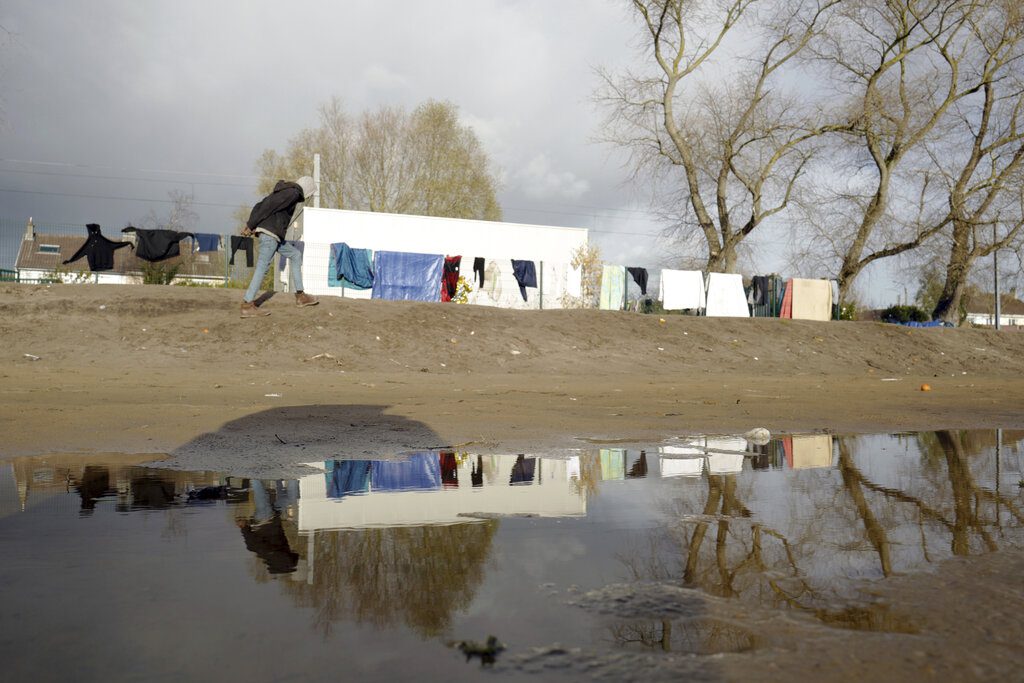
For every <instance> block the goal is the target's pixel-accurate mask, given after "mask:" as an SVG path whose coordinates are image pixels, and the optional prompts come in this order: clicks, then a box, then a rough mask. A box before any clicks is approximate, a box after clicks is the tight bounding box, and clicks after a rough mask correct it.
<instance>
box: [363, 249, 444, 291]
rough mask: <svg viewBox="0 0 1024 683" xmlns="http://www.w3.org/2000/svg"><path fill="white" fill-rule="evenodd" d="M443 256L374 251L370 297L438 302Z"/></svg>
mask: <svg viewBox="0 0 1024 683" xmlns="http://www.w3.org/2000/svg"><path fill="white" fill-rule="evenodd" d="M443 271H444V256H443V255H442V254H413V253H409V252H403V251H377V252H374V254H373V272H374V279H373V294H372V296H373V298H374V299H391V300H397V299H402V300H407V301H440V300H441V275H442V274H443Z"/></svg>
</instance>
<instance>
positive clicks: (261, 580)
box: [0, 432, 1024, 680]
mask: <svg viewBox="0 0 1024 683" xmlns="http://www.w3.org/2000/svg"><path fill="white" fill-rule="evenodd" d="M1022 439H1024V432H1001V433H995V432H936V433H922V434H905V435H876V436H856V437H832V436H829V435H806V436H799V435H796V436H792V437H785V438H781V439H773V440H771V441H770V442H769V443H767V444H765V445H762V446H755V445H752V444H749V443H747V442H746V441H745V440H743V439H735V438H710V437H709V438H699V439H691V440H686V441H683V440H680V441H678V442H673V443H671V444H667V445H666V446H664V447H663V448H661V449H659V451H658V452H643V451H633V450H623V449H597V450H592V451H581V452H580V453H579V455H577V456H575V457H571V458H545V457H540V456H533V455H519V456H515V455H513V456H481V455H474V454H469V453H458V452H451V451H442V452H426V453H418V454H413V455H411V456H409V457H408V458H406V459H405V460H402V461H370V460H327V461H318V462H316V463H310V464H311V465H313V466H316V467H318V468H320V469H322V472H318V473H316V474H311V475H309V476H305V477H302V478H300V479H296V480H287V481H281V480H279V481H257V480H247V479H237V478H231V477H223V476H221V475H219V474H216V473H207V472H177V471H170V470H156V469H149V468H145V467H141V466H139V465H138V464H137V463H138V462H139V461H138V460H136V461H135V462H133V461H132V460H131V458H130V457H128V456H119V457H113V456H112V457H111V458H109V459H106V460H101V459H97V458H93V459H90V460H81V459H79V458H74V457H70V456H65V457H59V456H52V457H48V458H25V459H19V460H15V461H13V462H10V463H0V547H2V548H3V549H4V553H3V557H4V561H3V562H2V563H0V585H2V586H4V591H3V593H4V603H5V608H4V610H3V613H2V616H0V656H2V657H3V659H4V661H6V662H13V663H14V665H13V670H12V672H13V674H14V679H15V680H32V679H40V678H54V677H58V676H59V677H72V676H73V677H76V678H86V679H92V678H104V679H107V680H137V679H139V678H142V677H145V678H146V679H148V680H161V679H171V678H174V679H178V680H180V679H181V677H183V676H184V677H187V678H189V679H194V678H201V677H206V676H207V675H209V674H210V672H211V671H214V670H217V671H223V670H230V671H231V672H232V677H233V678H243V677H247V678H251V679H252V680H290V679H301V680H337V679H338V678H339V677H342V678H344V677H353V678H354V677H359V678H361V679H367V680H384V679H389V680H390V679H394V678H412V677H414V676H417V675H418V673H420V672H422V671H423V667H424V666H429V667H430V669H429V670H430V671H432V672H437V674H436V675H438V676H442V675H443V676H445V677H446V678H449V679H451V680H463V679H471V678H476V677H478V676H479V673H480V666H481V660H482V659H487V658H485V657H479V656H478V657H473V656H469V657H463V652H467V653H468V652H471V651H472V648H470V649H469V650H467V647H465V646H464V647H463V648H462V651H460V650H459V649H458V648H457V647H453V645H454V643H457V642H460V641H469V640H472V641H476V643H478V644H479V643H486V640H487V637H488V635H492V634H493V635H495V636H496V637H497V639H498V640H499V641H501V642H502V643H504V644H505V645H507V647H508V650H507V652H505V653H498V655H497V657H496V661H495V662H494V663H493V668H494V669H495V670H503V671H505V672H506V673H510V674H512V673H519V674H522V673H523V672H522V671H518V672H517V671H512V670H511V669H512V667H510V666H507V665H505V664H503V662H505V661H506V660H507V658H508V657H510V656H514V655H515V653H516V652H523V651H525V650H527V649H529V648H531V647H534V646H546V645H550V644H551V643H561V644H562V645H565V646H567V647H577V648H578V647H582V648H594V649H599V650H608V649H610V650H612V651H621V652H648V653H654V652H671V653H676V654H679V653H682V654H694V655H707V654H716V653H734V652H747V651H750V650H753V649H756V648H759V647H762V646H766V645H770V644H772V642H773V639H775V638H777V637H779V636H778V634H777V633H774V632H773V631H776V630H777V626H776V627H774V628H773V629H769V628H766V627H765V625H766V623H767V620H768V619H770V618H771V615H777V614H779V613H785V614H790V615H793V616H794V617H796V618H797V619H801V620H804V621H805V622H807V623H814V624H818V625H819V626H822V627H839V628H844V629H855V630H862V631H884V632H889V633H914V632H916V631H917V630H918V629H919V625H918V624H915V623H914V622H913V620H912V619H910V618H909V617H907V616H906V615H903V614H901V613H900V611H899V606H898V605H890V604H885V603H882V602H879V601H877V600H874V599H873V598H872V597H871V594H870V586H871V585H873V583H874V582H876V581H879V580H884V579H885V578H886V577H889V576H896V575H901V574H907V573H914V572H921V571H928V570H929V569H930V568H931V567H934V566H935V565H936V563H938V562H939V561H941V560H943V559H946V558H948V557H952V556H957V555H970V554H979V553H986V552H992V551H997V550H1000V549H1003V548H1010V547H1020V546H1021V545H1022V542H1024V531H1022V527H1024V517H1022V508H1024V505H1022V504H1024V495H1022V493H1021V492H1022V489H1021V488H1020V487H1019V485H1018V484H1019V482H1020V481H1021V479H1022V476H1024V475H1022V473H1021V463H1022V462H1024V454H1022V449H1021V440H1022ZM766 615H767V616H766ZM281 653H285V654H284V655H282V654H281ZM708 666H709V667H712V668H713V667H714V666H715V663H714V661H713V660H709V661H708ZM223 667H227V668H226V669H225V668H223ZM577 673H578V672H577Z"/></svg>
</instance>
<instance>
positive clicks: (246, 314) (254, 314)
mask: <svg viewBox="0 0 1024 683" xmlns="http://www.w3.org/2000/svg"><path fill="white" fill-rule="evenodd" d="M264 315H270V311H264V310H263V309H262V308H260V307H259V306H257V305H256V304H254V303H252V302H251V301H243V302H242V317H243V318H259V317H261V316H264Z"/></svg>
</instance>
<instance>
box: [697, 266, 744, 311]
mask: <svg viewBox="0 0 1024 683" xmlns="http://www.w3.org/2000/svg"><path fill="white" fill-rule="evenodd" d="M704 314H705V315H706V316H708V317H709V318H710V317H719V318H749V317H750V309H749V308H747V297H746V296H745V295H744V294H743V276H741V275H739V274H737V273H708V300H707V308H706V309H705V312H704Z"/></svg>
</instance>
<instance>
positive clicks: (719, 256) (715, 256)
mask: <svg viewBox="0 0 1024 683" xmlns="http://www.w3.org/2000/svg"><path fill="white" fill-rule="evenodd" d="M705 270H707V272H709V273H735V272H736V247H734V246H729V247H725V248H723V249H722V250H721V251H718V252H714V253H712V255H711V256H708V265H707V267H706V268H705Z"/></svg>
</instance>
